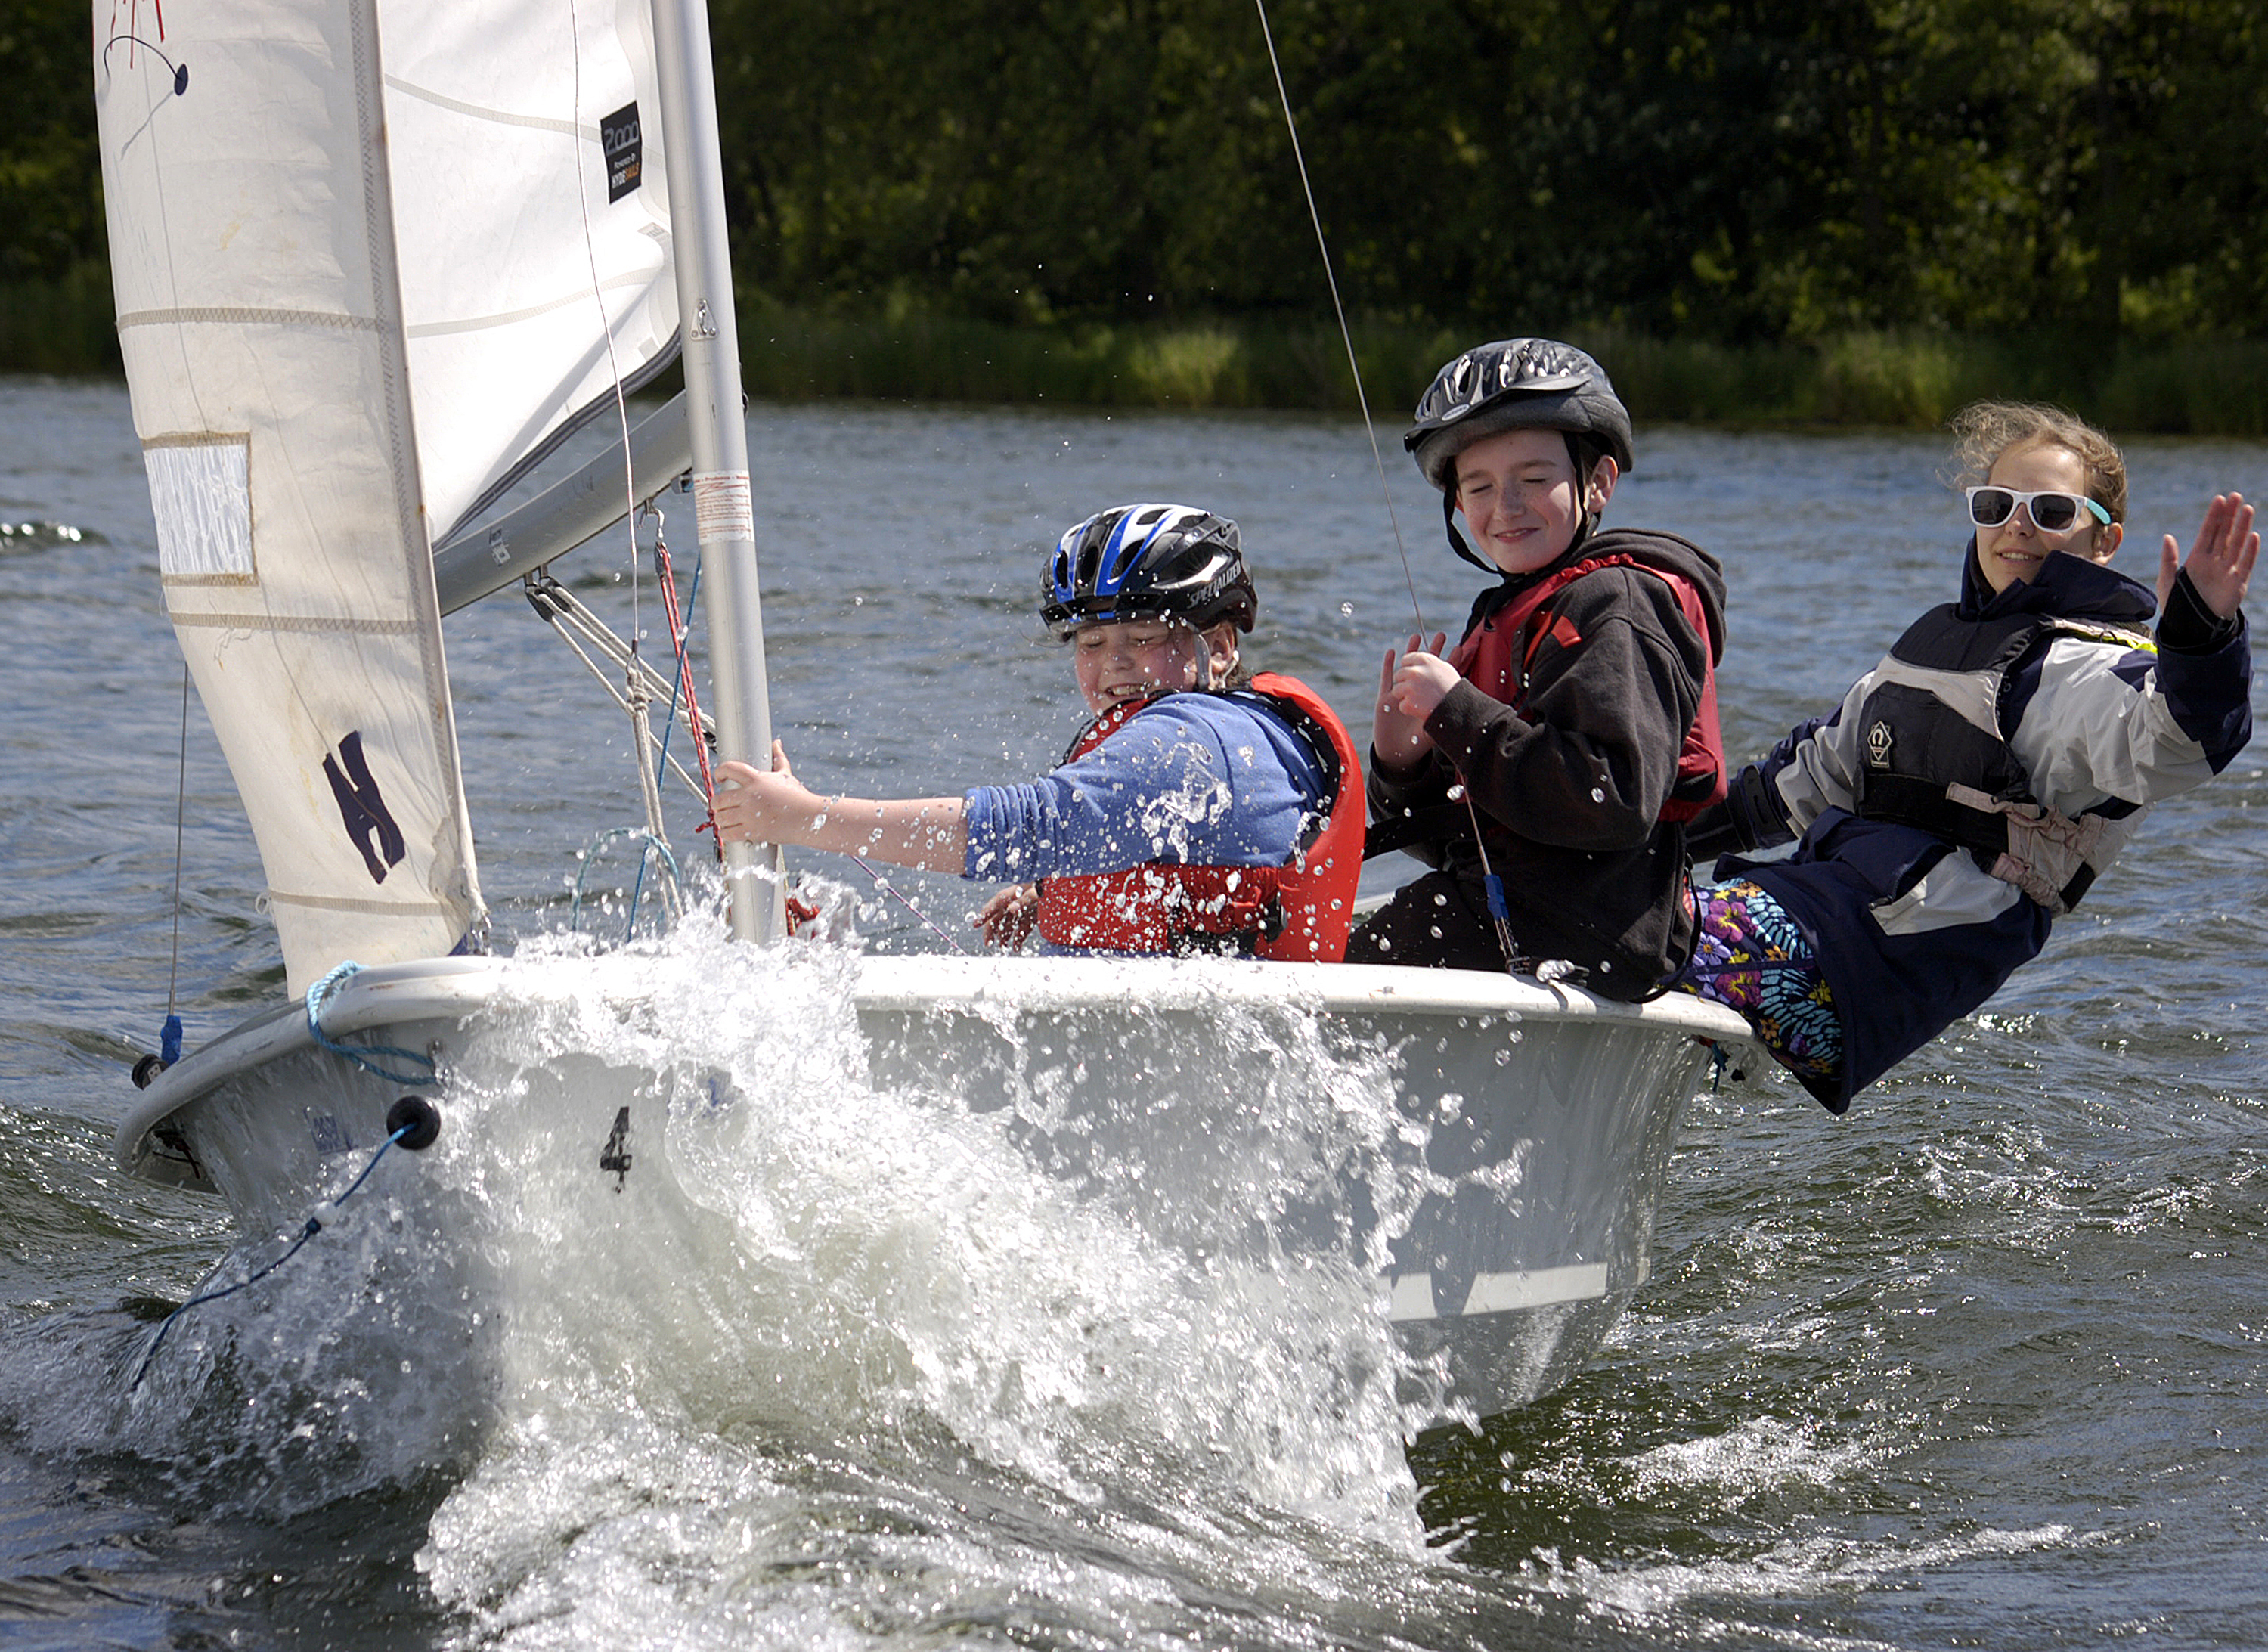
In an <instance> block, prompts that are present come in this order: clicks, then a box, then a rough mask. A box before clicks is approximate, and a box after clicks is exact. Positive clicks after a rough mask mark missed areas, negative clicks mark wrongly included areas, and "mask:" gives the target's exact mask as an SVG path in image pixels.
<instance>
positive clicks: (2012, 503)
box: [1963, 488, 2110, 534]
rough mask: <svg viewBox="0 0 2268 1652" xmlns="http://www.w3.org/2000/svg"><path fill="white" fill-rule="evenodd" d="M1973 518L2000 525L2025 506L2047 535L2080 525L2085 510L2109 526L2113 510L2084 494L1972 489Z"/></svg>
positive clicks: (1969, 491)
mask: <svg viewBox="0 0 2268 1652" xmlns="http://www.w3.org/2000/svg"><path fill="white" fill-rule="evenodd" d="M1963 491H1964V492H1966V493H1967V494H1968V495H1969V520H1970V521H1972V522H1974V523H1976V524H1977V527H1999V526H2000V524H2001V523H2003V522H2005V521H2007V520H2008V519H2009V518H2010V517H2012V516H2014V514H2015V513H2016V507H2017V506H2018V505H2022V506H2023V507H2024V509H2025V510H2027V511H2029V513H2031V518H2032V526H2033V527H2036V528H2038V529H2039V530H2040V532H2042V533H2043V534H2067V533H2069V532H2070V531H2071V530H2072V529H2073V528H2074V527H2078V526H2079V522H2080V515H2081V513H2092V514H2093V516H2094V517H2095V520H2097V521H2099V522H2101V523H2102V524H2103V525H2104V526H2105V527H2108V526H2110V512H2108V511H2106V510H2104V509H2103V508H2102V506H2101V505H2097V504H2096V503H2095V501H2094V500H2093V499H2090V498H2087V497H2086V496H2085V495H2084V494H2078V493H2019V492H2017V491H2016V490H2015V489H2014V488H1968V489H1964V490H1963Z"/></svg>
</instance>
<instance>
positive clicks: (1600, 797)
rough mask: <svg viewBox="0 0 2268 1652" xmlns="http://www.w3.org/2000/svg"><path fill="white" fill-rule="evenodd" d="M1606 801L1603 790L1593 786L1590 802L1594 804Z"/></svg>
mask: <svg viewBox="0 0 2268 1652" xmlns="http://www.w3.org/2000/svg"><path fill="white" fill-rule="evenodd" d="M1606 800H1607V794H1606V792H1605V791H1604V789H1603V788H1602V787H1599V786H1595V785H1594V786H1593V787H1592V788H1591V801H1593V802H1594V803H1603V802H1605V801H1606Z"/></svg>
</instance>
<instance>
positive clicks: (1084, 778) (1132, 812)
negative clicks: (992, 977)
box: [961, 694, 1323, 878]
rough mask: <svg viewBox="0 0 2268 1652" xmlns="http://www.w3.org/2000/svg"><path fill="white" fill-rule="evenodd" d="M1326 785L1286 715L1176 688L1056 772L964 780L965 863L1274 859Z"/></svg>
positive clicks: (1019, 872) (1050, 868) (1028, 869)
mask: <svg viewBox="0 0 2268 1652" xmlns="http://www.w3.org/2000/svg"><path fill="white" fill-rule="evenodd" d="M1322 796H1323V782H1322V775H1321V773H1320V772H1319V771H1317V769H1316V767H1315V763H1314V758H1313V757H1312V756H1310V755H1309V754H1308V753H1307V750H1306V749H1305V747H1304V746H1303V745H1302V744H1301V743H1300V741H1299V739H1298V737H1297V736H1296V735H1294V734H1292V731H1291V730H1290V728H1289V727H1287V726H1285V725H1284V724H1283V723H1282V722H1281V720H1280V719H1277V718H1273V717H1270V716H1267V715H1265V714H1264V713H1263V712H1257V711H1255V710H1253V709H1251V708H1249V707H1248V706H1245V705H1241V704H1237V703H1235V702H1233V701H1231V700H1228V699H1226V698H1224V697H1220V696H1217V695H1198V694H1186V695H1175V696H1171V697H1167V698H1166V699H1163V700H1160V701H1159V702H1157V703H1156V704H1152V705H1150V706H1146V707H1145V708H1144V709H1143V710H1142V711H1140V712H1137V713H1136V714H1135V715H1134V716H1133V717H1132V718H1130V719H1128V720H1127V722H1126V725H1125V726H1123V728H1121V729H1119V730H1118V731H1117V732H1116V733H1115V734H1112V735H1111V736H1110V738H1109V739H1108V740H1106V741H1103V742H1102V743H1101V745H1100V746H1097V747H1096V748H1095V749H1094V750H1092V751H1090V752H1088V753H1087V754H1086V756H1082V757H1080V758H1079V759H1078V760H1077V761H1076V762H1073V763H1065V764H1064V766H1063V767H1062V768H1060V769H1057V770H1056V771H1054V772H1053V773H1051V774H1048V775H1043V776H1042V777H1041V778H1039V779H1037V780H1032V781H1027V782H1026V783H1025V784H1023V785H1006V786H977V787H976V788H974V789H973V790H971V791H970V792H968V793H967V794H966V805H967V811H968V812H967V815H966V819H967V822H968V854H967V857H966V859H965V861H964V863H963V866H962V868H961V875H962V876H964V877H971V878H1030V877H1064V876H1074V875H1080V874H1095V873H1106V872H1123V871H1124V870H1125V869H1126V868H1127V867H1135V866H1142V865H1145V864H1146V863H1149V862H1152V861H1166V862H1170V863H1173V864H1175V865H1197V866H1276V865H1278V864H1280V863H1281V862H1283V861H1284V860H1285V859H1289V858H1290V856H1291V854H1292V848H1293V846H1294V845H1295V844H1297V842H1298V841H1299V834H1300V825H1301V823H1302V822H1304V821H1305V820H1306V819H1307V816H1308V815H1310V814H1312V813H1314V812H1315V811H1316V810H1317V809H1319V808H1321V807H1322Z"/></svg>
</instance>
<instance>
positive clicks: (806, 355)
mask: <svg viewBox="0 0 2268 1652" xmlns="http://www.w3.org/2000/svg"><path fill="white" fill-rule="evenodd" d="M1486 330H1490V329H1473V328H1454V329H1453V328H1440V327H1434V326H1430V325H1418V326H1412V325H1405V324H1397V323H1394V322H1390V321H1366V322H1363V323H1361V324H1359V325H1358V326H1357V327H1356V328H1355V329H1354V335H1355V349H1356V353H1357V355H1358V356H1359V358H1360V359H1361V362H1362V374H1363V384H1364V387H1365V388H1366V390H1367V392H1368V394H1369V396H1370V402H1371V409H1372V411H1373V414H1374V415H1376V416H1377V417H1379V418H1380V419H1381V422H1383V423H1385V424H1398V423H1399V422H1400V420H1401V419H1402V417H1403V415H1404V414H1405V413H1406V411H1407V410H1408V409H1409V408H1410V406H1411V405H1413V404H1414V403H1415V402H1416V401H1417V399H1418V394H1419V393H1420V392H1421V391H1423V390H1424V388H1425V386H1426V384H1427V382H1428V381H1429V380H1431V379H1432V374H1433V371H1434V369H1435V368H1436V367H1438V366H1439V365H1440V364H1441V363H1442V362H1443V361H1445V360H1447V358H1449V357H1450V356H1451V355H1453V354H1454V353H1455V351H1456V350H1458V348H1459V347H1460V346H1462V345H1463V344H1466V343H1471V342H1472V341H1473V340H1474V339H1475V338H1476V337H1478V336H1480V335H1481V333H1482V332H1483V331H1486ZM1494 330H1495V331H1498V332H1509V331H1512V330H1513V328H1511V327H1510V326H1506V327H1505V328H1498V329H1494ZM1570 336H1571V337H1572V339H1573V340H1574V342H1576V343H1580V344H1582V345H1584V346H1585V347H1586V348H1587V349H1588V350H1591V351H1592V352H1593V353H1594V354H1595V355H1597V356H1598V358H1600V359H1601V360H1602V362H1604V363H1605V364H1606V366H1607V370H1608V372H1610V373H1611V374H1612V375H1613V377H1614V380H1615V385H1616V388H1617V389H1618V390H1620V391H1621V392H1622V395H1623V398H1624V400H1625V401H1626V402H1629V403H1630V407H1631V413H1632V414H1633V415H1634V416H1635V417H1637V418H1638V421H1639V422H1640V423H1642V424H1647V423H1656V424H1658V423H1688V424H1758V425H1813V424H1815V425H1860V426H1873V427H1877V428H1886V429H1897V430H1930V429H1933V428H1935V427H1937V426H1939V425H1940V424H1943V423H1944V421H1945V419H1946V418H1947V417H1948V416H1949V415H1950V414H1952V413H1953V412H1954V411H1955V409H1958V408H1960V407H1962V405H1964V404H1965V403H1967V402H1972V401H1976V400H1977V399H1978V398H1980V397H1984V396H2013V397H2021V398H2023V399H2027V400H2034V401H2046V402H2057V403H2059V404H2060V405H2063V406H2065V407H2068V408H2070V409H2073V411H2075V412H2077V413H2080V415H2082V416H2083V417H2088V418H2090V419H2093V420H2094V421H2095V422H2096V423H2097V424H2102V425H2103V426H2105V427H2106V428H2108V429H2110V430H2112V431H2122V432H2132V433H2144V432H2154V433H2164V434H2170V435H2191V436H2238V437H2268V339H2250V338H2223V339H2184V340H2173V341H2167V342H2151V341H2143V340H2134V339H2127V340H2122V341H2118V342H2116V343H2110V344H2107V345H2100V346H2098V345H2094V344H2090V343H2088V341H2086V340H2085V339H2083V338H2078V337H2075V336H2072V335H2069V334H2040V335H2036V336H2024V337H2014V338H1979V337H1972V336H1962V335H1956V334H1949V333H1940V332H1929V331H1923V330H1904V331H1878V332H1852V333H1845V334H1840V335H1837V336H1832V337H1828V338H1823V339H1816V340H1808V341H1786V342H1781V343H1759V344H1747V345H1729V344H1719V343H1708V342H1706V341H1704V340H1699V339H1658V338H1648V337H1645V336H1638V335H1633V334H1627V333H1622V332H1618V331H1616V330H1615V329H1613V328H1574V329H1572V330H1571V333H1570ZM740 341H741V368H742V373H743V376H744V380H745V382H746V385H747V391H748V394H749V395H754V396H759V397H763V398H766V399H770V400H775V401H788V402H805V401H821V400H827V399H830V398H834V397H842V396H854V397H865V398H873V399H883V400H892V401H917V402H921V401H949V402H1056V403H1060V404H1064V405H1071V406H1079V407H1108V408H1283V409H1305V410H1311V411H1351V410H1352V409H1354V407H1355V389H1354V380H1353V378H1352V376H1351V374H1350V373H1349V372H1348V371H1347V363H1346V351H1345V348H1344V345H1343V344H1342V343H1341V342H1340V340H1339V336H1338V332H1337V328H1333V327H1331V326H1329V324H1327V323H1326V324H1322V325H1316V324H1313V323H1309V322H1304V321H1270V320H1264V319H1263V320H1217V321H1190V322H1179V323H1165V322H1150V323H1141V324H1129V325H1122V326H1109V325H1099V324H1098V325H1089V326H1061V327H1039V326H1018V327H1011V326H1005V325H1002V324H1000V323H997V322H989V321H972V320H968V319H966V318H962V317H954V316H921V315H916V316H909V317H904V318H900V319H892V320H858V319H843V318H836V317H827V316H817V315H812V314H807V313H802V312H798V311H792V310H787V309H783V308H780V307H777V306H770V305H766V304H764V303H762V301H761V300H755V299H744V300H743V307H742V312H741V326H740ZM118 371H119V355H118V337H117V333H116V330H115V327H114V314H113V310H112V304H111V296H110V282H109V277H108V271H107V270H106V269H103V268H102V267H101V266H100V265H85V266H82V267H80V268H78V269H74V270H72V271H70V273H69V274H68V275H66V276H64V277H62V278H61V279H59V280H54V281H16V282H10V283H5V284H0V372H48V373H115V372H118Z"/></svg>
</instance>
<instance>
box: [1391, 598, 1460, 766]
mask: <svg viewBox="0 0 2268 1652" xmlns="http://www.w3.org/2000/svg"><path fill="white" fill-rule="evenodd" d="M1448 640H1449V637H1448V633H1447V632H1446V631H1436V632H1435V633H1434V635H1433V645H1432V648H1431V649H1427V648H1426V647H1425V638H1423V637H1421V636H1418V635H1415V634H1413V635H1412V636H1411V637H1410V645H1409V648H1408V650H1407V652H1406V653H1403V654H1402V655H1400V656H1396V654H1395V652H1394V650H1393V649H1391V648H1389V649H1388V650H1387V651H1386V663H1385V665H1384V666H1383V667H1381V669H1380V671H1379V674H1378V710H1377V712H1375V713H1374V714H1373V717H1372V719H1371V725H1370V744H1371V749H1372V750H1373V751H1375V752H1376V753H1377V754H1378V761H1379V763H1380V765H1381V767H1382V768H1384V769H1385V771H1387V772H1388V774H1408V773H1410V772H1411V771H1413V770H1415V769H1416V768H1417V767H1418V764H1419V763H1422V762H1423V761H1424V760H1425V754H1426V753H1427V752H1429V751H1431V750H1432V749H1433V739H1432V735H1430V734H1427V733H1426V732H1425V719H1426V718H1428V717H1429V716H1431V715H1432V711H1433V708H1434V707H1435V706H1437V705H1439V704H1440V703H1441V697H1442V696H1443V695H1446V694H1447V693H1448V691H1449V690H1450V688H1451V687H1452V686H1454V683H1455V682H1456V681H1457V673H1456V669H1455V667H1453V666H1451V665H1450V664H1449V662H1448V661H1447V660H1444V659H1442V658H1441V657H1440V655H1441V650H1442V649H1443V647H1444V646H1446V645H1447V643H1448ZM1420 662H1425V663H1423V664H1421V663H1420ZM1437 678H1438V680H1439V682H1440V686H1439V689H1438V690H1435V691H1433V692H1432V694H1431V697H1430V698H1429V697H1427V694H1426V690H1425V688H1423V687H1421V686H1419V685H1420V684H1421V683H1431V682H1434V681H1436V680H1437Z"/></svg>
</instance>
